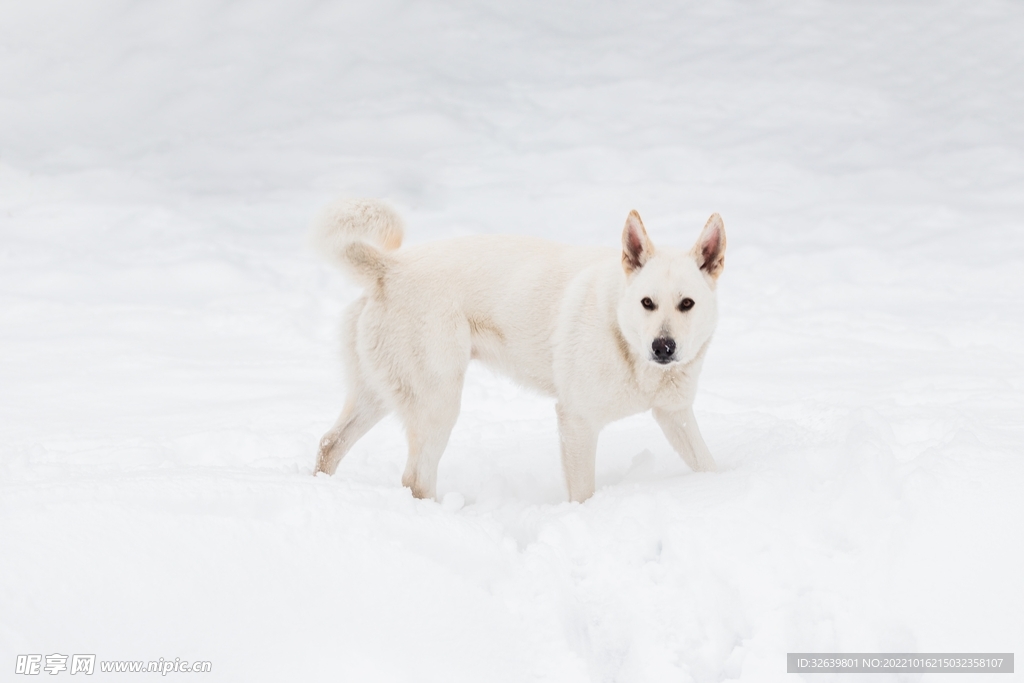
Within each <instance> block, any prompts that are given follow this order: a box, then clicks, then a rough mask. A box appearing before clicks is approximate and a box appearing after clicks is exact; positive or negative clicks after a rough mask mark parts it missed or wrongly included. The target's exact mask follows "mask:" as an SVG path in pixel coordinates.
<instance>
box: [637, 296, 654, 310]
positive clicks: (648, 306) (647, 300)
mask: <svg viewBox="0 0 1024 683" xmlns="http://www.w3.org/2000/svg"><path fill="white" fill-rule="evenodd" d="M640 305H641V306H643V307H644V308H646V309H647V310H648V311H653V310H654V309H655V308H657V306H655V305H654V302H653V301H651V297H649V296H645V297H644V298H643V299H640Z"/></svg>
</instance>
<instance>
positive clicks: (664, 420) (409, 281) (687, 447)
mask: <svg viewBox="0 0 1024 683" xmlns="http://www.w3.org/2000/svg"><path fill="white" fill-rule="evenodd" d="M316 235H317V241H318V243H319V244H320V245H322V246H323V247H324V248H325V249H326V251H328V252H329V253H330V254H332V255H333V256H334V257H335V258H337V259H338V260H339V261H340V262H341V263H342V264H343V265H344V266H345V268H346V270H347V271H348V272H350V273H351V274H352V275H353V276H354V277H355V278H356V279H357V280H358V281H359V282H360V283H362V284H363V285H364V286H365V287H366V291H365V294H364V295H363V296H362V297H361V298H359V299H358V300H357V301H356V302H355V303H353V304H352V305H351V307H350V308H349V310H348V313H347V317H346V322H345V326H344V332H343V340H344V350H345V363H346V365H347V370H348V381H349V395H348V400H347V402H346V405H345V408H344V410H343V411H342V413H341V416H340V417H339V418H338V421H337V422H336V423H335V425H334V427H332V428H331V430H330V431H328V432H327V434H325V435H324V437H323V439H322V440H321V442H320V451H319V458H318V461H317V466H316V472H326V473H328V474H333V473H334V471H335V470H336V469H337V467H338V463H339V462H340V460H341V458H342V457H343V456H344V455H345V453H346V452H347V451H348V450H349V448H351V446H352V444H353V443H355V441H356V440H358V439H359V438H360V437H361V436H362V435H363V434H365V433H366V432H367V431H368V430H369V429H370V428H371V427H372V426H373V425H374V424H376V423H377V422H378V421H379V420H380V419H381V418H383V417H384V416H385V415H387V414H388V413H390V412H395V413H397V414H398V416H399V417H400V418H401V420H402V422H403V423H404V425H405V428H406V434H407V437H408V441H409V457H408V461H407V464H406V468H405V473H404V475H403V476H402V483H403V485H405V486H408V487H410V488H412V491H413V494H414V495H416V496H418V497H421V498H430V497H434V495H435V493H436V480H437V465H438V461H439V460H440V458H441V454H442V453H443V452H444V449H445V446H446V445H447V443H448V436H449V434H450V432H451V429H452V427H453V426H454V425H455V421H456V419H457V418H458V414H459V406H460V401H461V396H462V385H463V379H464V376H465V372H466V367H467V366H468V364H469V361H470V360H471V359H474V358H475V359H478V360H480V361H482V362H484V363H486V364H488V365H489V366H491V367H493V368H495V369H497V370H499V371H501V372H502V373H504V374H506V375H508V376H510V377H511V378H512V379H514V380H515V381H517V382H519V383H520V384H523V385H525V386H527V387H531V388H533V389H536V390H538V391H540V392H543V393H545V394H548V395H551V396H554V397H556V398H557V399H558V404H557V407H556V411H557V415H558V424H559V430H560V432H561V441H562V464H563V467H564V470H565V477H566V483H567V485H568V490H569V497H570V498H571V499H572V500H575V501H583V500H586V499H587V498H589V497H590V496H591V495H592V494H593V493H594V459H595V454H596V447H597V436H598V433H599V432H600V431H601V428H602V427H603V426H604V425H606V424H608V423H609V422H612V421H614V420H617V419H620V418H622V417H625V416H627V415H632V414H635V413H639V412H643V411H646V410H652V409H653V413H654V417H655V420H657V422H658V424H659V425H661V428H662V429H663V430H664V432H665V435H666V436H667V437H668V440H669V441H670V443H671V444H672V446H673V447H674V448H675V449H676V450H677V451H678V452H679V454H680V455H681V456H682V457H683V459H684V460H685V461H686V463H687V464H688V465H689V466H690V467H691V468H692V469H694V470H696V471H709V470H714V469H715V462H714V460H713V459H712V457H711V454H710V453H709V452H708V449H707V446H706V445H705V444H704V440H703V438H701V435H700V431H699V430H698V429H697V423H696V421H695V420H694V416H693V410H692V405H693V398H694V394H695V392H696V390H697V377H698V375H699V374H700V369H701V365H702V363H703V360H704V354H705V352H706V350H707V346H708V343H709V341H710V339H711V334H712V332H713V331H714V328H715V322H716V319H717V308H716V303H715V282H716V280H717V278H718V276H719V275H720V274H721V270H722V267H723V265H724V252H725V229H724V227H723V226H722V221H721V218H719V217H718V215H717V214H715V215H713V216H712V217H711V219H710V220H709V221H708V223H707V225H706V226H705V227H704V231H703V232H702V233H701V237H700V238H699V239H698V241H697V244H696V245H695V246H694V248H693V249H692V250H690V251H682V250H677V249H657V250H655V249H654V245H653V244H652V243H651V242H650V239H649V238H648V236H647V233H646V232H645V231H644V228H643V224H642V223H641V222H640V216H639V215H637V214H636V212H632V213H631V214H630V216H629V217H628V218H627V221H626V227H625V229H624V230H623V250H622V251H618V250H615V249H608V248H587V247H572V246H566V245H561V244H556V243H553V242H547V241H544V240H541V239H536V238H530V237H498V236H480V237H462V238H456V239H451V240H446V241H442V242H434V243H431V244H426V245H422V246H417V247H412V248H407V249H403V250H399V251H393V250H394V249H396V248H397V247H398V246H399V244H400V243H401V237H402V228H401V221H400V219H399V218H398V216H397V215H396V214H395V213H394V212H393V211H392V210H391V209H390V208H389V207H387V206H386V205H384V204H382V203H380V202H377V201H373V200H357V201H353V200H349V201H346V202H340V203H337V204H334V205H332V206H331V207H330V208H329V209H328V210H327V211H325V212H324V214H323V215H322V216H321V218H320V220H319V222H318V225H317V228H316ZM382 248H383V249H384V250H382ZM385 250H386V251H385ZM684 298H689V299H692V300H693V302H694V305H693V307H692V308H691V309H690V310H687V311H681V310H679V308H678V306H679V304H680V302H681V301H682V300H683V299H684ZM645 299H649V300H650V301H649V302H648V303H649V304H652V305H654V306H656V310H647V309H646V308H645V307H644V305H642V303H641V302H642V301H643V300H645ZM668 338H671V339H672V340H673V341H674V343H675V353H674V354H673V355H672V357H671V362H667V363H665V364H661V363H658V362H655V360H654V357H655V355H656V354H655V352H654V351H653V350H652V349H653V348H654V347H653V346H652V345H654V344H656V342H655V340H659V339H660V340H661V341H660V342H657V343H661V344H662V346H661V352H662V353H664V352H665V351H666V348H667V347H666V346H665V344H664V340H665V339H668ZM663 360H665V359H664V358H663Z"/></svg>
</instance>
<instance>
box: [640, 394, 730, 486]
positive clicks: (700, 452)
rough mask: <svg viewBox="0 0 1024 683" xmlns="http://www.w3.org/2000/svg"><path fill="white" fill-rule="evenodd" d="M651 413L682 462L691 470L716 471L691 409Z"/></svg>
mask: <svg viewBox="0 0 1024 683" xmlns="http://www.w3.org/2000/svg"><path fill="white" fill-rule="evenodd" d="M652 412H653V413H654V419H655V420H657V422H658V424H659V425H660V426H661V431H663V432H665V436H666V437H667V438H668V442H669V443H670V444H672V448H674V449H676V452H677V453H679V455H681V456H682V457H683V461H684V462H686V464H687V465H689V467H690V469H691V470H693V471H694V472H714V471H715V470H716V469H718V468H717V466H716V465H715V459H714V458H713V457H711V451H709V450H708V447H707V444H705V443H704V437H702V436H701V435H700V429H698V428H697V418H695V417H694V415H693V408H692V407H688V408H685V409H683V410H675V411H673V410H665V409H664V408H655V409H654V410H653V411H652Z"/></svg>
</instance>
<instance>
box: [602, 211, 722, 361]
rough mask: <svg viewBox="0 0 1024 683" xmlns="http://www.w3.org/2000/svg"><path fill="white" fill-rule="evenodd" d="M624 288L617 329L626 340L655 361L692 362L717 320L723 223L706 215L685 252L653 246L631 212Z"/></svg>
mask: <svg viewBox="0 0 1024 683" xmlns="http://www.w3.org/2000/svg"><path fill="white" fill-rule="evenodd" d="M622 267H623V269H624V270H625V271H626V287H625V291H624V294H623V296H622V299H621V300H620V301H619V308H618V320H619V327H620V328H621V329H622V334H623V336H624V337H625V339H626V341H627V342H628V343H629V345H630V346H631V347H633V349H634V350H635V351H636V352H637V354H638V355H639V356H640V357H641V358H644V359H646V360H647V361H649V362H650V363H652V364H654V365H660V366H665V367H671V366H672V365H673V364H675V363H682V364H684V365H685V364H686V363H689V362H690V361H692V360H693V359H694V358H695V357H696V355H697V354H698V353H699V352H700V350H701V348H702V347H703V346H704V344H706V343H707V341H708V339H710V338H711V333H712V332H714V329H715V323H716V322H717V320H718V307H717V304H716V299H715V285H716V283H717V281H718V277H719V276H720V275H721V274H722V269H723V268H724V267H725V226H724V225H723V224H722V217H721V216H719V215H718V214H717V213H716V214H713V215H712V216H711V218H709V219H708V222H707V224H706V225H705V226H704V230H702V231H701V233H700V237H699V238H698V239H697V243H696V244H695V245H694V246H693V248H692V249H691V250H690V251H688V252H687V251H682V250H679V249H658V250H655V248H654V244H653V243H652V242H651V239H650V238H649V237H648V236H647V231H646V230H644V224H643V223H642V222H641V221H640V214H638V213H637V212H636V211H632V212H630V214H629V217H628V218H626V227H625V228H624V229H623V231H622Z"/></svg>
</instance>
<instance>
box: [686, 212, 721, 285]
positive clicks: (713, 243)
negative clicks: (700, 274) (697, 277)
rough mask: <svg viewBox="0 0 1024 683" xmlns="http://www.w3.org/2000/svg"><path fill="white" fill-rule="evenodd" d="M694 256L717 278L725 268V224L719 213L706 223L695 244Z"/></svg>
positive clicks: (700, 264) (709, 273)
mask: <svg viewBox="0 0 1024 683" xmlns="http://www.w3.org/2000/svg"><path fill="white" fill-rule="evenodd" d="M690 253H692V254H693V258H694V259H695V260H696V261H697V265H698V266H700V269H701V270H703V271H704V272H705V273H707V274H708V275H710V276H711V277H712V278H713V279H715V280H717V279H718V276H719V275H721V274H722V270H723V269H724V268H725V224H723V223H722V217H721V216H719V215H718V214H717V213H713V214H711V218H709V219H708V222H707V223H705V224H704V229H703V230H701V231H700V237H698V238H697V244H695V245H693V251H691V252H690Z"/></svg>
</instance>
